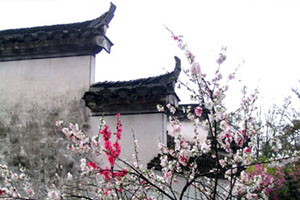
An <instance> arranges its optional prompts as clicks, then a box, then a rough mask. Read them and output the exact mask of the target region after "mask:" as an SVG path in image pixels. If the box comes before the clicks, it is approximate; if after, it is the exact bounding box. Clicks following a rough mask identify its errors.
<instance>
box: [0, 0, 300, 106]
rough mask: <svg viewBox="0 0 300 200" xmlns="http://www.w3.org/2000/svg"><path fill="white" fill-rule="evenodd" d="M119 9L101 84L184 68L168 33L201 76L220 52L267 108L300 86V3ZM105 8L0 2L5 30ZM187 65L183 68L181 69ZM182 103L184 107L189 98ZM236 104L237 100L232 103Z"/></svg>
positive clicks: (138, 4) (129, 1)
mask: <svg viewBox="0 0 300 200" xmlns="http://www.w3.org/2000/svg"><path fill="white" fill-rule="evenodd" d="M112 2H113V3H114V4H115V5H116V6H117V10H116V12H115V17H114V18H113V20H112V21H111V23H110V27H109V29H108V31H107V36H108V38H110V40H111V41H112V42H113V43H114V46H113V47H112V51H111V54H107V53H106V52H104V51H103V52H101V53H100V54H99V55H98V56H97V61H96V63H97V75H96V80H97V81H103V80H114V81H115V80H129V79H136V78H143V77H149V76H154V75H159V74H162V73H165V71H166V70H168V71H171V70H172V69H173V68H174V66H175V61H174V58H173V57H174V56H175V55H177V56H178V57H180V58H181V59H182V60H184V55H183V54H182V52H180V51H179V50H178V48H177V47H176V44H175V43H174V41H172V39H171V38H170V34H169V33H168V32H167V31H166V29H165V28H164V25H166V26H168V27H169V28H170V29H172V30H173V31H174V32H175V33H178V34H181V35H183V36H184V38H185V41H186V42H187V43H188V44H189V47H190V49H191V50H192V52H194V54H196V56H197V57H196V58H197V60H198V61H199V62H200V65H201V67H202V70H203V71H207V72H212V71H213V69H215V67H216V63H215V60H216V58H217V55H218V53H219V50H220V49H221V47H222V46H227V48H228V52H227V57H228V59H227V60H226V62H225V63H224V66H223V69H222V70H223V71H224V72H225V74H226V73H229V72H231V71H233V70H234V69H235V68H236V67H237V66H238V65H240V64H241V63H243V61H245V62H244V63H243V64H242V65H241V67H240V69H239V73H238V77H239V79H241V80H242V81H241V82H238V81H236V82H234V84H233V85H232V86H231V87H232V88H233V89H235V90H237V91H240V87H241V85H242V84H246V85H247V86H248V87H249V88H255V87H258V88H259V90H260V92H261V94H262V95H261V96H262V98H263V101H264V103H270V102H272V101H273V100H275V101H276V102H279V101H280V100H281V99H282V98H283V97H284V96H287V95H288V94H291V92H290V91H291V90H290V89H291V87H296V86H297V85H298V86H300V84H299V83H298V80H299V79H300V73H299V72H300V56H299V47H300V28H299V20H300V12H299V10H300V1H297V0H294V1H293V0H270V1H269V0H181V1H179V0H151V1H150V0H149V1H146V0H112ZM109 6H110V1H108V0H78V1H77V0H0V19H1V21H0V29H1V30H3V29H10V28H21V27H31V26H41V25H51V24H60V23H71V22H80V21H85V20H90V19H93V18H96V17H98V16H100V15H101V14H102V13H104V12H105V11H107V10H108V9H109ZM184 64H185V63H184ZM181 98H182V99H183V100H184V101H186V98H185V97H184V96H181ZM232 98H233V99H235V95H233V96H232Z"/></svg>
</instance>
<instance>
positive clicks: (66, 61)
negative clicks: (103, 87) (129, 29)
mask: <svg viewBox="0 0 300 200" xmlns="http://www.w3.org/2000/svg"><path fill="white" fill-rule="evenodd" d="M94 70H95V58H94V56H78V57H63V58H49V59H35V60H21V61H9V62H0V144H1V145H0V163H6V164H8V165H9V166H12V167H17V166H18V165H19V163H21V164H22V165H23V166H25V167H26V168H27V169H31V170H30V171H28V173H29V174H30V175H31V176H32V177H33V178H34V179H35V180H36V181H35V182H38V180H39V179H40V181H42V182H43V181H44V182H46V183H47V181H50V180H51V181H54V179H53V176H54V175H55V173H58V174H62V171H61V169H60V168H57V167H56V166H57V165H62V166H64V168H63V170H65V171H64V172H66V171H72V170H73V171H74V170H75V171H76V170H77V169H76V167H75V165H74V163H75V160H74V159H76V156H75V157H74V156H73V155H72V154H70V153H69V151H68V150H66V145H67V141H66V140H65V139H63V136H62V133H61V131H60V130H59V129H58V128H57V127H55V122H54V121H55V119H64V120H65V121H66V122H69V121H73V122H79V124H81V125H83V127H85V128H88V127H89V126H88V113H87V112H88V110H87V109H86V107H85V106H84V105H83V104H82V102H81V101H82V100H81V98H82V96H83V94H84V92H85V91H87V90H88V88H89V86H90V84H91V83H93V82H94ZM49 178H52V179H49Z"/></svg>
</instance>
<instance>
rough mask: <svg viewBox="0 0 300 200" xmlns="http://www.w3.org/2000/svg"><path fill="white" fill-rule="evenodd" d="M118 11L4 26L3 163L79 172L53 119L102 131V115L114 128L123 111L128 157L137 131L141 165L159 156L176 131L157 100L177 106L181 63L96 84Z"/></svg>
mask: <svg viewBox="0 0 300 200" xmlns="http://www.w3.org/2000/svg"><path fill="white" fill-rule="evenodd" d="M115 9H116V7H115V6H114V5H113V4H111V7H110V8H109V10H108V11H107V12H105V13H104V14H103V15H101V16H100V17H98V18H96V19H93V20H89V21H85V22H80V23H72V24H60V25H51V26H41V27H32V28H21V29H11V30H3V31H0V142H1V143H2V144H5V145H1V146H0V162H7V163H8V164H9V165H10V166H18V164H19V163H21V164H22V165H24V166H25V167H26V168H29V169H33V171H32V174H31V175H32V176H33V177H35V178H36V179H42V177H43V176H40V174H41V173H42V174H45V176H46V177H50V178H51V177H53V176H54V175H55V173H62V174H63V172H60V171H59V170H60V169H57V168H56V167H55V166H54V165H56V164H58V165H62V166H63V168H62V169H63V170H65V172H68V171H72V170H73V171H74V170H75V171H76V170H77V169H76V165H74V164H75V163H77V162H78V161H76V156H75V157H74V156H73V155H71V154H70V152H69V151H68V150H66V145H67V143H68V141H66V140H65V139H63V135H62V134H61V132H60V131H59V129H58V128H56V127H55V123H54V120H55V119H64V121H66V122H77V123H79V124H80V125H81V127H83V129H84V130H85V131H87V132H89V134H97V133H98V123H99V118H100V117H102V116H104V117H105V120H106V122H107V123H108V124H109V125H110V126H111V127H112V128H113V127H114V125H115V114H116V113H120V114H121V118H122V121H123V125H124V128H123V130H124V132H123V139H122V140H121V145H122V147H123V150H122V154H121V157H122V158H125V159H127V160H131V158H132V154H133V152H134V149H133V146H134V145H133V137H132V134H133V133H134V134H135V137H136V138H137V140H138V143H139V145H140V159H141V161H142V163H144V165H145V166H146V165H147V163H150V164H151V161H152V160H153V158H155V157H157V155H158V147H157V144H158V141H159V140H160V141H161V142H163V143H167V131H168V129H169V130H170V127H168V126H169V125H168V116H167V114H166V113H162V112H159V111H157V104H161V105H167V104H172V105H174V106H178V102H179V98H178V96H177V95H176V93H175V84H176V82H177V79H178V76H179V74H180V71H181V62H180V59H179V58H177V57H175V68H174V70H173V71H172V72H169V73H166V74H163V75H160V76H155V77H149V78H142V79H137V80H130V81H117V82H99V83H95V55H96V54H97V53H100V52H101V51H102V50H105V51H106V52H108V53H109V52H110V50H111V47H112V45H113V44H112V42H111V41H110V40H109V39H108V37H107V36H106V29H107V28H108V25H109V22H110V21H111V20H112V18H113V16H114V12H115ZM100 67H103V68H104V67H105V66H100ZM183 124H184V127H183V129H184V130H185V131H187V132H189V131H192V130H193V127H192V125H191V123H188V122H187V121H185V120H183ZM205 137H206V134H205V133H204V134H203V138H205ZM150 167H151V166H150ZM37 182H39V181H37Z"/></svg>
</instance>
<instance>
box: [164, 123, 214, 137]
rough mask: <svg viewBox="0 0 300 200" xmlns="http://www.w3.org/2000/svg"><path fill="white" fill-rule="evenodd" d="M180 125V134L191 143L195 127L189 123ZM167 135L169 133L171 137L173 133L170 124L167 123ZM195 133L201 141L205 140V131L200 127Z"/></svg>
mask: <svg viewBox="0 0 300 200" xmlns="http://www.w3.org/2000/svg"><path fill="white" fill-rule="evenodd" d="M180 123H181V134H182V135H183V136H184V137H185V138H186V139H187V140H190V141H193V140H194V139H193V137H194V136H195V127H194V124H193V123H192V122H191V121H182V122H180ZM167 130H168V133H170V135H172V132H173V128H172V126H171V125H170V123H168V128H167ZM197 133H198V137H199V138H200V139H201V140H205V139H206V137H207V133H208V132H207V130H205V129H204V128H202V127H199V126H198V127H197Z"/></svg>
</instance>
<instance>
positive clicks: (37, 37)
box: [0, 3, 116, 61]
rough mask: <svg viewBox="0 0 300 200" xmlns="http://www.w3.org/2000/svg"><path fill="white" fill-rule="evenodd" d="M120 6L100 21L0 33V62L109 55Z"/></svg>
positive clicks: (106, 13) (99, 19) (99, 18)
mask: <svg viewBox="0 0 300 200" xmlns="http://www.w3.org/2000/svg"><path fill="white" fill-rule="evenodd" d="M115 10H116V6H115V5H114V4H112V3H111V5H110V8H109V10H108V11H107V12H105V13H104V14H103V15H101V16H100V17H98V18H96V19H93V20H88V21H84V22H79V23H70V24H58V25H50V26H38V27H30V28H19V29H9V30H2V31H0V61H10V60H22V59H36V58H49V57H65V56H78V55H95V54H96V53H99V52H100V51H101V50H102V49H105V50H106V51H107V52H108V53H109V52H110V48H111V46H112V45H113V43H112V42H111V41H110V40H109V39H108V38H107V37H106V36H105V33H106V28H107V27H108V24H109V22H110V21H111V20H112V18H113V16H114V12H115Z"/></svg>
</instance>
